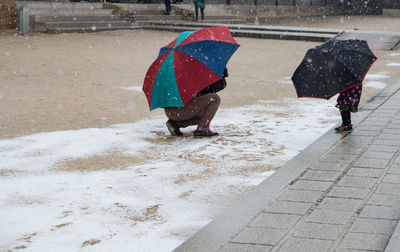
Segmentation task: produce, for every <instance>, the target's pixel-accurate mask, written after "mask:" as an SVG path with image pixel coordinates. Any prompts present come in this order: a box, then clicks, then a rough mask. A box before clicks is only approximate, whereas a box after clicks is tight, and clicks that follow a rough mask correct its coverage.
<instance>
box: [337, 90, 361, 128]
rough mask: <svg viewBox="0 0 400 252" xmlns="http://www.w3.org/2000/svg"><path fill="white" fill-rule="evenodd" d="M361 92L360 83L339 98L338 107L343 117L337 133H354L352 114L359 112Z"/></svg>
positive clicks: (342, 93)
mask: <svg viewBox="0 0 400 252" xmlns="http://www.w3.org/2000/svg"><path fill="white" fill-rule="evenodd" d="M361 92H362V83H361V82H360V83H358V84H356V85H355V86H353V87H351V88H349V89H346V90H345V91H343V92H341V93H340V95H339V96H338V98H337V104H336V107H337V108H339V110H340V115H341V116H342V125H340V126H339V127H336V128H335V131H336V132H351V131H353V125H352V124H351V116H350V112H353V113H355V112H357V111H358V104H359V103H360V98H361Z"/></svg>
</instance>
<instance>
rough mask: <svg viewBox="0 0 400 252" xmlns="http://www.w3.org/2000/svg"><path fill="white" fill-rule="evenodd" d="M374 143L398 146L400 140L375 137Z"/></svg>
mask: <svg viewBox="0 0 400 252" xmlns="http://www.w3.org/2000/svg"><path fill="white" fill-rule="evenodd" d="M374 144H379V145H390V146H396V147H397V146H399V145H400V140H387V139H377V140H376V141H375V142H374Z"/></svg>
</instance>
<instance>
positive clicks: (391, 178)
mask: <svg viewBox="0 0 400 252" xmlns="http://www.w3.org/2000/svg"><path fill="white" fill-rule="evenodd" d="M383 182H384V183H390V184H400V174H386V175H385V177H384V178H383Z"/></svg>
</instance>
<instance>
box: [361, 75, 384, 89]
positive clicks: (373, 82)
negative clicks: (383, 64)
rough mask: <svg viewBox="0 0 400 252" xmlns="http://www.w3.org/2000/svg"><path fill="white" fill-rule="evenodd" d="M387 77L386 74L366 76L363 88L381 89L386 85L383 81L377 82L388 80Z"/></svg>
mask: <svg viewBox="0 0 400 252" xmlns="http://www.w3.org/2000/svg"><path fill="white" fill-rule="evenodd" d="M388 78H389V76H388V75H387V72H378V73H375V74H367V75H366V76H365V82H364V84H363V85H364V86H365V87H372V88H376V89H383V88H385V87H386V86H387V83H385V82H383V81H379V80H381V79H388Z"/></svg>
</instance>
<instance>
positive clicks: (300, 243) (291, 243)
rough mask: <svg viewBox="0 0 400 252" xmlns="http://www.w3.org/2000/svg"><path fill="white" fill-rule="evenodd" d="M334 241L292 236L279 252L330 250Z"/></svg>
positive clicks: (321, 251) (323, 251) (319, 251)
mask: <svg viewBox="0 0 400 252" xmlns="http://www.w3.org/2000/svg"><path fill="white" fill-rule="evenodd" d="M332 243H333V242H332V241H327V240H316V239H303V238H290V239H288V240H287V241H286V242H285V243H284V244H283V245H282V247H280V248H279V250H278V251H279V252H325V251H329V248H330V246H331V245H332Z"/></svg>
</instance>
